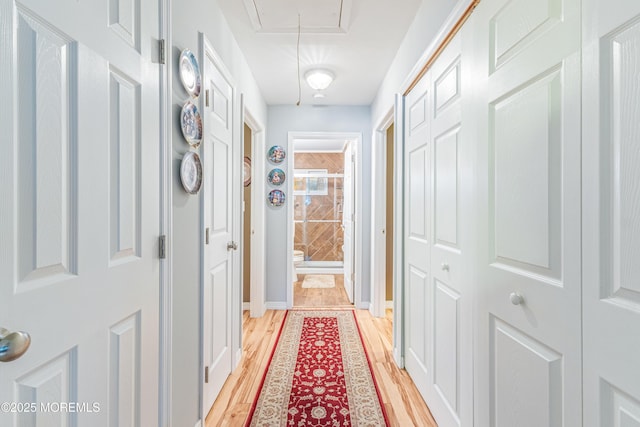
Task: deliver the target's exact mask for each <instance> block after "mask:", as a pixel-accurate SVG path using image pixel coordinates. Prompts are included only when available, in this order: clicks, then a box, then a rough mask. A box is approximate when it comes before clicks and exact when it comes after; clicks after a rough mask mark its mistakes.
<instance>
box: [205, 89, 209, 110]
mask: <svg viewBox="0 0 640 427" xmlns="http://www.w3.org/2000/svg"><path fill="white" fill-rule="evenodd" d="M204 106H205V107H208V106H209V89H207V90H205V91H204Z"/></svg>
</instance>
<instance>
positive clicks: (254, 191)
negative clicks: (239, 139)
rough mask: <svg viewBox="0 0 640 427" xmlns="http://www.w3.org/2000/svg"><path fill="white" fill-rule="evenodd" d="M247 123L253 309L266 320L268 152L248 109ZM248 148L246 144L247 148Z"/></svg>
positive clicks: (263, 136) (251, 297)
mask: <svg viewBox="0 0 640 427" xmlns="http://www.w3.org/2000/svg"><path fill="white" fill-rule="evenodd" d="M244 123H246V124H247V126H249V128H251V187H252V188H251V230H252V231H253V234H252V236H251V267H250V268H251V275H250V281H251V283H250V285H249V286H250V288H251V296H250V300H251V303H250V308H249V310H250V311H251V313H250V316H251V317H262V316H263V315H264V312H265V311H266V307H265V303H264V301H265V283H266V264H265V259H266V238H265V233H266V226H265V221H266V209H265V203H264V198H263V197H264V196H263V194H264V193H265V185H266V179H265V173H264V171H265V164H264V162H263V161H261V160H260V159H262V156H263V153H265V152H266V149H265V132H264V125H262V124H261V123H260V122H259V121H258V120H256V119H255V117H254V116H253V115H252V114H251V112H250V111H249V109H248V108H247V107H246V105H245V108H244ZM243 146H244V144H243Z"/></svg>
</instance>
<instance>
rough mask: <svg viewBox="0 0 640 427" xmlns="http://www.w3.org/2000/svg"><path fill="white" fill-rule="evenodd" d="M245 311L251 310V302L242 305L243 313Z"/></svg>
mask: <svg viewBox="0 0 640 427" xmlns="http://www.w3.org/2000/svg"><path fill="white" fill-rule="evenodd" d="M245 310H251V303H250V302H243V303H242V311H245Z"/></svg>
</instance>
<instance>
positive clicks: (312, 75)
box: [304, 68, 334, 90]
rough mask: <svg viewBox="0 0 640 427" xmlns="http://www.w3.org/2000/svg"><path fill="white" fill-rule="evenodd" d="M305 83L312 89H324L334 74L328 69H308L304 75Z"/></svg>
mask: <svg viewBox="0 0 640 427" xmlns="http://www.w3.org/2000/svg"><path fill="white" fill-rule="evenodd" d="M304 78H305V80H306V81H307V84H308V85H309V86H311V88H312V89H314V90H325V89H326V88H328V87H329V85H330V84H331V82H332V81H333V78H334V75H333V73H332V72H331V71H329V70H324V69H320V68H316V69H313V70H309V71H307V72H306V73H305V75H304Z"/></svg>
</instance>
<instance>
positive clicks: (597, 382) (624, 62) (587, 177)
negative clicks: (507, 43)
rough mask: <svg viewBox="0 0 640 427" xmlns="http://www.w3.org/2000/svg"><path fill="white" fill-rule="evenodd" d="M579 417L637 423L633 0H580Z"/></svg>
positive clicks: (639, 130) (634, 426)
mask: <svg viewBox="0 0 640 427" xmlns="http://www.w3.org/2000/svg"><path fill="white" fill-rule="evenodd" d="M583 7H584V9H583V10H584V15H583V16H584V29H585V31H584V46H585V62H584V85H583V88H584V89H583V111H584V116H583V134H584V139H583V221H584V223H583V240H584V246H583V248H584V249H583V257H584V263H583V277H584V284H583V287H584V293H583V303H584V311H583V316H584V401H585V405H584V425H585V426H611V427H618V426H626V427H638V426H640V365H639V363H640V362H639V361H640V262H639V261H640V168H639V166H638V165H640V141H639V135H640V120H639V116H638V112H639V111H640V83H639V82H640V3H638V1H637V0H615V1H611V0H606V1H605V0H586V1H585V2H584V6H583Z"/></svg>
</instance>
